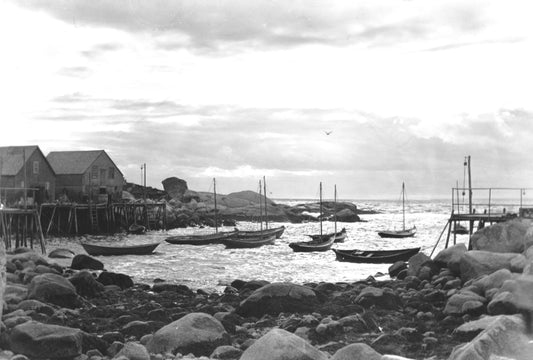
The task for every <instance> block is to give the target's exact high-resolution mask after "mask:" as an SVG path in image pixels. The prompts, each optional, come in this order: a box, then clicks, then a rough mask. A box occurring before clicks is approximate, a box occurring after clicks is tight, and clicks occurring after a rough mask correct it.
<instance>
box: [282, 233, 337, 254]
mask: <svg viewBox="0 0 533 360" xmlns="http://www.w3.org/2000/svg"><path fill="white" fill-rule="evenodd" d="M319 236H320V235H319ZM322 236H323V238H322V239H320V238H317V239H316V240H312V241H301V242H293V243H290V244H289V246H290V248H291V249H292V250H293V251H294V252H314V251H328V250H329V249H331V246H332V245H333V243H334V242H335V236H334V234H330V235H322ZM324 237H325V239H324Z"/></svg>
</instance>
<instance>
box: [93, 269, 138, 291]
mask: <svg viewBox="0 0 533 360" xmlns="http://www.w3.org/2000/svg"><path fill="white" fill-rule="evenodd" d="M96 280H97V281H98V282H99V283H101V284H103V285H116V286H119V287H120V288H121V289H122V290H124V289H128V288H131V287H133V280H132V278H131V277H130V276H129V275H126V274H120V273H114V272H111V271H102V272H101V273H100V275H98V278H97V279H96Z"/></svg>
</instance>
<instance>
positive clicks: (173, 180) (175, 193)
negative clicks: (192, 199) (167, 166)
mask: <svg viewBox="0 0 533 360" xmlns="http://www.w3.org/2000/svg"><path fill="white" fill-rule="evenodd" d="M161 183H162V184H163V189H165V191H166V192H167V194H168V196H170V198H171V199H176V200H181V199H182V198H183V194H185V191H187V189H188V187H187V182H186V181H185V180H183V179H179V178H177V177H169V178H166V179H165V180H163V181H162V182H161Z"/></svg>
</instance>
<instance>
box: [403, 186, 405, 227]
mask: <svg viewBox="0 0 533 360" xmlns="http://www.w3.org/2000/svg"><path fill="white" fill-rule="evenodd" d="M402 213H403V230H405V183H403V182H402Z"/></svg>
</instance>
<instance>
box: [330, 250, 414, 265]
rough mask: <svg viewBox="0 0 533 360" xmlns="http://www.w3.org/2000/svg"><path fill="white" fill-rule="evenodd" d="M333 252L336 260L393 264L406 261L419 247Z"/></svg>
mask: <svg viewBox="0 0 533 360" xmlns="http://www.w3.org/2000/svg"><path fill="white" fill-rule="evenodd" d="M332 251H333V252H335V257H336V260H338V261H346V262H353V263H367V264H393V263H395V262H396V261H408V260H409V259H410V258H411V256H413V255H416V254H418V253H419V252H420V248H419V247H417V248H407V249H394V250H359V249H352V250H339V249H332Z"/></svg>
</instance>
